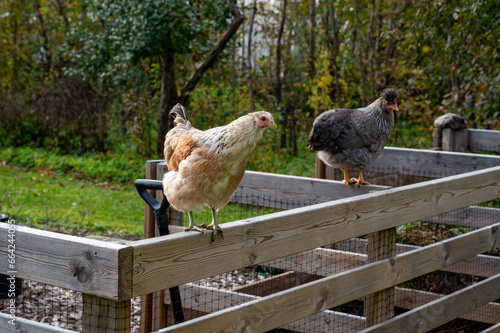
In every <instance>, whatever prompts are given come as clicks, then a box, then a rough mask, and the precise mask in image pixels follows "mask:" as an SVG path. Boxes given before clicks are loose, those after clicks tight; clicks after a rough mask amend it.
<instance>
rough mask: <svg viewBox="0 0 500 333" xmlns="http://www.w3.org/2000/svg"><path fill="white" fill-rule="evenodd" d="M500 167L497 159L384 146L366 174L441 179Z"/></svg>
mask: <svg viewBox="0 0 500 333" xmlns="http://www.w3.org/2000/svg"><path fill="white" fill-rule="evenodd" d="M498 165H500V156H494V155H484V154H467V153H454V152H447V151H434V150H422V149H408V148H395V147H385V148H384V150H383V151H382V153H381V154H380V156H379V157H378V158H377V159H376V160H375V161H374V162H373V164H372V165H371V166H370V167H369V168H368V171H369V172H382V173H387V172H388V173H397V174H398V175H411V176H423V177H433V178H441V177H448V176H452V175H458V174H462V173H466V172H471V171H475V170H482V169H486V168H491V167H494V166H498Z"/></svg>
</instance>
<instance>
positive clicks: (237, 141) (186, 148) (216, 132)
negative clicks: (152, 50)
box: [163, 104, 272, 211]
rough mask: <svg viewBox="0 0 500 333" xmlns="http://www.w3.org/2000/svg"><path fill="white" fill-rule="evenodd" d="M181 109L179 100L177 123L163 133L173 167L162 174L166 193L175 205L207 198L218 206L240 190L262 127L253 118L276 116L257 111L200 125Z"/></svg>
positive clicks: (194, 204)
mask: <svg viewBox="0 0 500 333" xmlns="http://www.w3.org/2000/svg"><path fill="white" fill-rule="evenodd" d="M181 108H182V109H181ZM183 109H184V108H183V107H182V106H180V104H178V105H177V106H176V107H174V109H173V110H172V112H171V113H172V114H175V116H176V120H175V123H176V127H175V128H173V129H172V130H170V131H169V132H168V133H167V135H166V138H165V149H164V153H165V160H166V162H167V163H168V167H169V172H168V173H167V174H166V175H165V177H164V180H163V188H164V191H165V195H166V196H167V199H168V201H169V202H170V204H171V205H172V206H174V208H175V209H177V210H181V211H192V210H201V209H202V207H203V204H206V205H207V206H209V207H212V208H214V209H216V210H219V209H221V208H222V207H224V206H225V205H226V204H227V203H228V202H229V200H230V199H231V197H232V196H233V194H234V192H235V191H236V189H237V187H238V184H239V183H240V181H241V179H242V178H243V175H244V173H245V169H246V165H247V161H248V157H249V156H250V154H251V153H252V151H253V150H254V148H255V146H256V145H257V142H258V141H259V139H260V138H261V137H262V134H263V132H264V129H265V128H261V127H259V126H256V124H255V119H257V118H259V117H261V116H262V115H266V116H268V117H270V118H271V119H272V116H271V114H270V113H268V112H265V111H259V112H253V113H250V114H247V115H245V116H243V117H240V118H238V119H236V120H235V121H233V122H232V123H230V124H228V125H226V126H221V127H216V128H212V129H209V130H207V131H200V130H198V129H195V128H194V127H192V126H191V124H190V123H189V122H188V121H187V117H186V115H185V110H183Z"/></svg>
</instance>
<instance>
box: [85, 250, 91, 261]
mask: <svg viewBox="0 0 500 333" xmlns="http://www.w3.org/2000/svg"><path fill="white" fill-rule="evenodd" d="M85 258H87V260H92V253H90V251H86V252H85Z"/></svg>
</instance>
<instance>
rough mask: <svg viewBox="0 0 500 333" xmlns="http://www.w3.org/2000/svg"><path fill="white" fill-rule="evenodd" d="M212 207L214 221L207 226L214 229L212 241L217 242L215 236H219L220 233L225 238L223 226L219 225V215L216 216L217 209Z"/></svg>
mask: <svg viewBox="0 0 500 333" xmlns="http://www.w3.org/2000/svg"><path fill="white" fill-rule="evenodd" d="M210 209H211V210H212V223H210V224H209V225H208V226H207V229H211V230H213V231H214V232H213V233H212V242H215V238H216V237H217V234H218V233H219V234H220V237H221V238H222V239H224V234H223V233H222V229H221V227H219V224H218V223H217V217H216V216H215V215H216V212H215V209H214V208H212V207H210Z"/></svg>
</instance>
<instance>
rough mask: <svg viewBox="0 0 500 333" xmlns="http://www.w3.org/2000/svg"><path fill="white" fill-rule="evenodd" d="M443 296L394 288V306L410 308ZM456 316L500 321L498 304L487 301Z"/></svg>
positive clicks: (473, 319)
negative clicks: (487, 302)
mask: <svg viewBox="0 0 500 333" xmlns="http://www.w3.org/2000/svg"><path fill="white" fill-rule="evenodd" d="M443 297H445V296H444V295H441V294H436V293H431V292H427V291H420V290H413V289H405V288H395V301H394V306H396V307H399V308H402V309H409V310H411V309H415V308H417V307H420V306H424V305H425V304H427V303H430V302H433V301H435V300H438V299H441V298H443ZM458 318H461V319H466V320H472V321H477V322H482V323H488V324H496V323H499V322H500V304H499V303H489V304H486V305H483V306H481V307H480V308H478V309H474V310H472V311H470V312H468V313H464V314H463V315H461V316H460V317H458Z"/></svg>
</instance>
